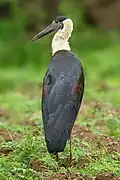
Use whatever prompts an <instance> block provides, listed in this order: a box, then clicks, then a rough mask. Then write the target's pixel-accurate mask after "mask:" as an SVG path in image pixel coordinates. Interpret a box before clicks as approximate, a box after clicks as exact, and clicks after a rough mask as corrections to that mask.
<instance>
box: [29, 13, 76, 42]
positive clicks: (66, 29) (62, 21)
mask: <svg viewBox="0 0 120 180" xmlns="http://www.w3.org/2000/svg"><path fill="white" fill-rule="evenodd" d="M72 30H73V22H72V20H71V19H70V18H67V17H65V16H58V17H56V19H55V20H54V21H53V22H52V23H51V24H50V25H48V26H47V27H46V28H45V29H43V30H42V31H41V32H39V33H38V34H37V35H36V36H35V37H34V38H33V39H32V41H35V40H38V39H39V38H42V37H44V36H46V35H47V34H50V33H52V32H57V33H56V35H58V37H59V38H61V39H68V38H69V37H70V36H71V33H72Z"/></svg>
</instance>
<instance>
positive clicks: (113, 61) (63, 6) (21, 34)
mask: <svg viewBox="0 0 120 180" xmlns="http://www.w3.org/2000/svg"><path fill="white" fill-rule="evenodd" d="M119 10H120V5H119V4H118V1H114V3H113V2H112V1H110V0H102V1H100V0H86V1H85V0H81V1H74V0H62V1H60V0H53V1H52V0H34V1H31V0H29V1H28V0H19V1H15V0H11V1H9V0H2V1H0V67H1V73H0V74H1V77H0V79H1V88H2V87H3V84H6V86H9V85H10V86H11V81H14V77H13V76H15V81H16V82H17V81H18V80H17V77H18V76H19V78H20V77H22V75H23V73H22V71H25V72H28V70H30V69H31V68H34V70H31V71H32V73H33V74H34V73H36V74H37V72H38V71H39V72H41V74H43V73H44V72H45V70H46V68H47V65H48V63H49V61H50V56H51V39H52V37H53V35H50V36H48V37H46V38H43V39H41V40H39V41H37V42H35V43H32V42H31V39H32V38H33V36H34V35H36V33H38V32H39V31H40V30H41V29H42V28H43V27H44V26H46V24H48V23H50V22H51V21H52V20H53V19H54V18H55V17H56V16H57V15H66V16H68V17H70V18H72V20H73V22H74V32H73V34H72V37H71V39H70V44H71V48H72V50H73V51H74V52H75V53H76V54H77V56H78V57H80V58H81V60H82V62H83V64H84V70H85V76H86V84H87V86H88V87H90V89H91V88H93V89H95V88H98V89H100V90H105V91H107V90H108V89H110V90H111V88H113V89H114V91H115V92H117V94H118V96H117V97H116V96H115V98H116V99H117V100H115V102H116V101H117V104H119V102H120V95H119V90H120V89H119V88H120V84H119V82H120V33H119V27H120V20H119V18H117V17H118V16H119V14H120V11H119ZM8 68H9V69H12V70H9V73H8V70H7V72H6V69H8ZM16 68H20V70H19V75H17V73H18V70H17V71H16ZM14 71H15V72H14ZM12 74H13V75H12ZM28 74H29V73H28ZM30 74H31V73H30ZM10 76H11V79H10V81H9V80H8V77H9V78H10ZM35 76H36V75H35ZM38 76H39V73H38V74H37V78H38ZM31 77H33V79H34V76H33V75H31V76H29V75H28V78H30V79H31ZM5 80H6V81H5ZM34 80H35V79H34ZM34 80H33V81H34ZM4 82H5V83H4ZM89 85H90V86H89ZM3 89H4V88H3ZM113 89H112V90H113ZM3 91H4V90H3ZM89 94H90V95H91V93H89ZM93 94H94V93H93ZM93 96H94V95H93ZM86 97H87V96H86ZM95 98H96V96H95ZM113 99H114V98H113Z"/></svg>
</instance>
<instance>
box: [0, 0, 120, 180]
mask: <svg viewBox="0 0 120 180" xmlns="http://www.w3.org/2000/svg"><path fill="white" fill-rule="evenodd" d="M70 2H71V3H70V4H69V9H68V8H66V7H67V6H68V5H67V3H66V2H62V3H61V4H60V7H59V9H60V11H61V12H62V13H64V14H66V15H68V16H70V17H72V19H73V20H74V24H75V30H74V33H73V36H72V38H71V47H72V50H73V51H74V52H75V53H76V54H77V55H78V57H80V58H81V60H82V62H83V65H84V71H85V77H86V87H85V95H84V101H83V104H82V107H81V110H80V113H79V115H78V119H77V122H76V125H75V127H74V129H73V168H72V169H70V168H69V144H67V147H66V149H65V152H64V153H60V160H59V163H58V164H57V163H56V162H55V157H52V156H50V155H49V154H48V152H47V149H46V145H45V142H44V134H43V126H42V117H41V111H40V100H41V83H42V78H43V76H44V73H45V71H46V68H47V65H48V63H49V59H50V52H51V49H50V41H51V37H52V36H50V37H47V38H44V39H41V41H38V42H36V43H31V41H30V40H26V39H31V38H32V35H33V34H35V33H36V32H34V33H32V35H31V34H29V37H28V36H27V34H26V32H25V20H24V18H23V17H22V16H21V12H20V10H19V11H17V12H16V13H17V15H16V18H14V19H13V20H1V22H0V66H1V67H0V179H1V180H8V179H9V180H22V179H24V180H39V179H44V180H45V179H46V180H49V179H50V180H51V179H75V178H76V179H80V178H81V179H90V178H92V179H95V178H96V179H97V178H99V179H100V177H101V179H105V177H108V178H109V179H112V178H114V179H115V178H116V179H118V178H120V139H119V138H120V128H119V127H120V72H119V69H120V60H119V59H120V45H119V41H120V36H119V33H117V32H109V33H108V32H104V31H103V30H101V29H92V28H90V27H88V26H87V25H85V24H84V22H83V20H82V10H81V11H80V12H78V11H77V10H76V8H75V7H74V6H73V2H72V1H70ZM73 9H74V11H73ZM81 9H82V8H81ZM71 12H72V15H71ZM78 17H80V22H79V18H78ZM18 19H19V21H18ZM112 173H113V174H112Z"/></svg>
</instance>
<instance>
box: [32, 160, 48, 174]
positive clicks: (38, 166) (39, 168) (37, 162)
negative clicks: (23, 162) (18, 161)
mask: <svg viewBox="0 0 120 180" xmlns="http://www.w3.org/2000/svg"><path fill="white" fill-rule="evenodd" d="M29 166H30V167H31V168H32V169H34V170H35V171H37V172H41V171H44V170H47V167H45V166H44V165H43V164H42V163H41V162H40V160H39V159H31V160H30V162H29Z"/></svg>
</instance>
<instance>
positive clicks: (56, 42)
mask: <svg viewBox="0 0 120 180" xmlns="http://www.w3.org/2000/svg"><path fill="white" fill-rule="evenodd" d="M63 25H64V27H63V29H62V30H61V29H60V30H58V32H57V33H56V34H55V35H54V37H53V40H52V55H54V54H55V53H56V52H57V51H59V50H68V51H71V48H70V45H69V42H68V40H69V38H70V37H71V33H72V31H73V22H72V20H71V19H66V20H65V21H63Z"/></svg>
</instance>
